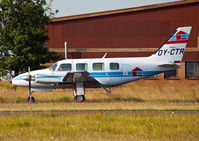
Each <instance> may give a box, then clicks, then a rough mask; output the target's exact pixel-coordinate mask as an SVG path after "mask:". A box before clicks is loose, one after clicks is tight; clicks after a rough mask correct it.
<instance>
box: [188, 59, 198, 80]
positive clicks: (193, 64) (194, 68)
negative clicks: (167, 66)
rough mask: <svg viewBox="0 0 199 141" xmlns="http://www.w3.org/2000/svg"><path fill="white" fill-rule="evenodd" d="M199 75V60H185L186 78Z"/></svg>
mask: <svg viewBox="0 0 199 141" xmlns="http://www.w3.org/2000/svg"><path fill="white" fill-rule="evenodd" d="M198 77H199V62H198V61H188V62H185V78H198Z"/></svg>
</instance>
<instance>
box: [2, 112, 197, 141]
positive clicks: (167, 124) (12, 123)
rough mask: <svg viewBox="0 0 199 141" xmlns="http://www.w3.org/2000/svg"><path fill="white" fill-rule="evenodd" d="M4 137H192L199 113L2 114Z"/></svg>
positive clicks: (88, 139) (122, 140)
mask: <svg viewBox="0 0 199 141" xmlns="http://www.w3.org/2000/svg"><path fill="white" fill-rule="evenodd" d="M0 127H1V128H0V140H7V141H9V140H15V141H23V140H24V141H25V140H29V141H32V140H57V141H58V140H65V141H66V140H79V141H84V140H85V141H93V140H95V141H101V140H110V141H112V140H119V141H128V140H129V141H130V140H165V141H166V140H173V141H174V140H175V141H178V140H179V141H181V140H184V141H185V140H192V141H194V140H195V141H196V140H198V138H199V115H195V114H194V115H186V114H175V113H170V114H168V113H167V114H164V113H163V114H115V113H100V112H97V113H90V114H53V113H50V112H49V113H43V114H39V115H23V116H4V117H2V116H0Z"/></svg>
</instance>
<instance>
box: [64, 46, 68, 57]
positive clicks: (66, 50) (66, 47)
mask: <svg viewBox="0 0 199 141" xmlns="http://www.w3.org/2000/svg"><path fill="white" fill-rule="evenodd" d="M64 46H65V59H68V43H67V42H64Z"/></svg>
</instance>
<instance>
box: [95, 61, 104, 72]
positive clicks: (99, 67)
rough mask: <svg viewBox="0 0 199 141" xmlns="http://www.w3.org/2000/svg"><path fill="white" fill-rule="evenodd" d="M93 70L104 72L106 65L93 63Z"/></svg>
mask: <svg viewBox="0 0 199 141" xmlns="http://www.w3.org/2000/svg"><path fill="white" fill-rule="evenodd" d="M93 70H95V71H98V70H104V63H93Z"/></svg>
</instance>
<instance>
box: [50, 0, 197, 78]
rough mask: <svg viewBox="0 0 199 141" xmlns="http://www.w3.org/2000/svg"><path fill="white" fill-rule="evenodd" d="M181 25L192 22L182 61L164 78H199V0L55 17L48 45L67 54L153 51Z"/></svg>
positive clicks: (94, 55) (88, 55) (126, 54)
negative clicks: (66, 45)
mask: <svg viewBox="0 0 199 141" xmlns="http://www.w3.org/2000/svg"><path fill="white" fill-rule="evenodd" d="M180 26H192V31H191V35H190V39H189V42H188V44H187V49H186V50H185V54H184V57H183V62H184V63H183V65H182V68H181V69H179V70H174V71H171V72H168V73H165V74H164V78H169V79H171V78H172V79H178V78H188V79H198V78H199V0H184V1H177V2H171V3H164V4H157V5H149V6H143V7H137V8H129V9H121V10H113V11H107V12H98V13H91V14H83V15H76V16H68V17H59V18H52V19H51V23H50V24H49V25H48V26H47V30H48V35H49V38H50V40H49V41H48V42H47V44H46V45H47V47H48V48H49V49H50V50H51V51H56V52H58V53H59V54H62V55H64V42H67V43H68V58H100V57H102V56H103V55H104V54H105V53H106V52H108V54H107V57H108V58H110V57H144V56H150V55H152V54H153V53H154V52H155V51H156V50H157V49H158V48H159V47H161V45H162V44H163V43H164V42H165V41H166V40H167V39H168V38H169V36H171V35H172V34H173V32H174V31H175V29H176V28H177V27H180Z"/></svg>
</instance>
